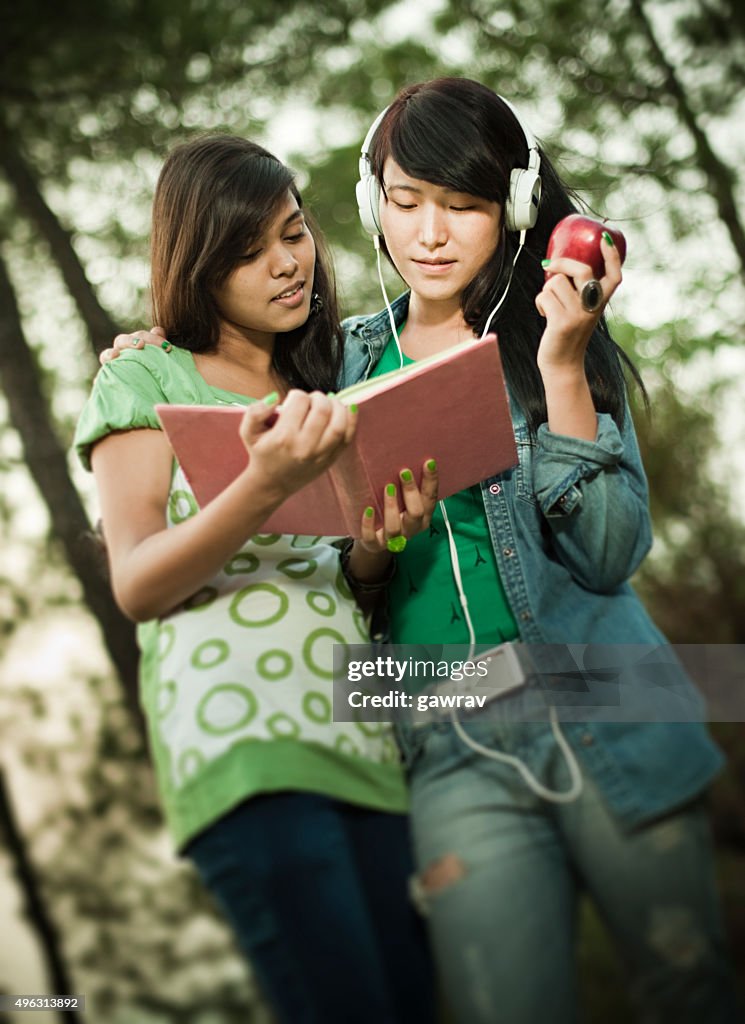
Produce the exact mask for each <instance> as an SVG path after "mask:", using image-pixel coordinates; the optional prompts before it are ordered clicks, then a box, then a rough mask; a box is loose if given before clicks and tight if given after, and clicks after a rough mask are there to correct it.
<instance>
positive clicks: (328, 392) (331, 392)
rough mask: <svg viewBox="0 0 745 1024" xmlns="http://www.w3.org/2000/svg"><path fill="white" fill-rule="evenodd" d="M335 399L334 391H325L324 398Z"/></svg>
mask: <svg viewBox="0 0 745 1024" xmlns="http://www.w3.org/2000/svg"><path fill="white" fill-rule="evenodd" d="M335 397H336V392H335V391H327V392H326V398H335Z"/></svg>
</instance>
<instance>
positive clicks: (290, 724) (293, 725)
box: [266, 711, 300, 740]
mask: <svg viewBox="0 0 745 1024" xmlns="http://www.w3.org/2000/svg"><path fill="white" fill-rule="evenodd" d="M266 727H267V729H268V730H269V732H270V733H271V734H272V736H274V737H275V738H276V739H278V740H284V739H295V738H296V737H297V736H299V735H300V726H299V725H298V723H297V722H296V721H295V719H294V718H292V717H291V716H290V715H286V714H285V713H284V711H277V712H276V713H275V714H273V715H271V716H270V717H269V718H267V720H266Z"/></svg>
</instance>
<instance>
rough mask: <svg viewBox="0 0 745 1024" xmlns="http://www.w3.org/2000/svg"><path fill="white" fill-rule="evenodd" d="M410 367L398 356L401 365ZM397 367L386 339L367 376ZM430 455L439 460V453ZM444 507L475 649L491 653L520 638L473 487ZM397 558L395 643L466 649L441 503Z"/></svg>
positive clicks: (465, 630) (393, 602) (478, 492)
mask: <svg viewBox="0 0 745 1024" xmlns="http://www.w3.org/2000/svg"><path fill="white" fill-rule="evenodd" d="M412 362H414V360H413V359H409V358H408V356H404V363H405V364H409V363H412ZM399 365H400V361H399V355H398V349H397V348H396V343H395V340H394V338H393V335H391V338H390V340H389V342H388V345H387V346H386V348H385V350H384V352H383V355H382V356H381V357H380V361H379V362H378V364H377V366H376V367H375V369H374V370H373V372H372V373H371V377H377V376H380V375H381V374H383V373H387V372H388V371H389V370H395V369H397V368H398V366H399ZM432 455H433V457H434V458H435V459H436V458H437V452H432ZM411 468H412V469H413V468H415V467H411ZM444 504H445V508H446V510H447V515H448V520H449V522H450V526H451V528H452V530H453V536H454V538H455V546H456V550H457V552H458V561H459V564H460V570H461V577H462V580H463V589H464V592H465V594H466V598H467V600H468V612H469V614H470V616H471V620H472V622H473V626H474V630H475V633H476V642H477V644H478V645H479V646H482V645H486V646H492V645H494V644H499V643H502V641H504V640H514V639H515V638H516V637H517V636H518V635H519V633H518V628H517V623H516V622H515V618H514V616H513V614H512V610H511V608H510V606H509V604H508V603H507V595H506V594H505V590H504V586H503V584H502V579H501V577H500V575H499V568H498V566H497V561H496V558H495V557H494V549H493V547H492V542H491V536H490V534H489V523H488V522H487V518H486V512H485V511H484V503H483V501H482V499H481V490H480V488H479V486H478V484H476V485H475V486H474V487H469V488H467V489H466V490H464V491H459V492H458V493H457V494H454V495H452V497H450V498H448V499H447V500H446V501H445V502H444ZM396 559H397V562H398V565H397V569H396V575H395V576H394V577H393V581H392V583H391V585H390V587H389V591H388V596H389V608H390V627H391V640H392V641H393V643H396V644H417V645H419V644H425V645H426V644H458V645H467V644H468V627H467V625H466V622H465V619H464V616H463V609H462V607H461V603H460V599H459V597H458V591H457V589H456V586H455V581H454V578H453V570H452V566H451V563H450V549H449V545H448V536H447V528H446V526H445V521H444V518H443V515H442V511H441V509H440V506H439V504H438V506H437V508H436V509H435V512H434V515H433V516H432V521H431V523H430V526H429V529H428V530H426V531H424V532H423V533H420V534H418V535H417V536H416V537H412V538H411V540H410V541H409V542H408V544H407V546H406V549H405V550H404V551H403V552H401V554H400V555H397V556H396Z"/></svg>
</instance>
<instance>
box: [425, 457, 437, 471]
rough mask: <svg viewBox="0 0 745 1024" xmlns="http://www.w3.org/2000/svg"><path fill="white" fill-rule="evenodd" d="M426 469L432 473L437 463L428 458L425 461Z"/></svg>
mask: <svg viewBox="0 0 745 1024" xmlns="http://www.w3.org/2000/svg"><path fill="white" fill-rule="evenodd" d="M427 469H428V470H429V471H430V473H434V471H435V470H436V469H437V463H436V462H435V460H434V459H429V461H428V462H427Z"/></svg>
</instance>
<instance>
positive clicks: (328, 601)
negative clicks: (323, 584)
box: [305, 590, 356, 615]
mask: <svg viewBox="0 0 745 1024" xmlns="http://www.w3.org/2000/svg"><path fill="white" fill-rule="evenodd" d="M305 600H306V602H307V604H308V607H309V608H312V609H313V611H314V612H318V614H319V615H333V614H334V612H335V611H336V601H335V600H334V599H333V597H332V596H331V595H330V594H324V592H323V591H322V590H309V591H308V593H307V594H306V595H305ZM355 614H356V612H355Z"/></svg>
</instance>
